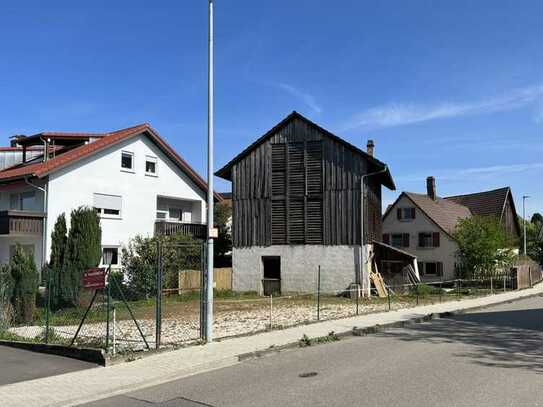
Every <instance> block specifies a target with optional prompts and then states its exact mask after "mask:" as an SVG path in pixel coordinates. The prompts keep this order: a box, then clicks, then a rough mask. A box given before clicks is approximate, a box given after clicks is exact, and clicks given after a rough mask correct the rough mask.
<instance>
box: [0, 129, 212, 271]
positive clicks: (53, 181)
mask: <svg viewBox="0 0 543 407" xmlns="http://www.w3.org/2000/svg"><path fill="white" fill-rule="evenodd" d="M10 149H16V151H17V152H20V156H18V162H17V163H15V164H14V165H11V166H9V167H8V168H4V169H2V170H0V262H7V261H9V259H10V256H11V254H12V253H13V251H14V248H15V245H16V244H17V243H19V244H21V245H22V246H23V248H24V249H25V250H27V251H29V252H31V253H33V254H34V259H35V262H36V264H37V266H38V268H39V267H40V266H42V265H43V264H44V263H45V262H47V260H48V257H49V254H50V249H51V232H52V230H53V227H54V224H55V221H56V219H57V218H58V216H59V215H60V214H62V213H65V214H66V217H67V221H68V222H69V215H70V212H71V211H72V210H73V209H75V208H77V207H79V206H82V205H86V206H90V207H94V208H95V209H96V210H97V211H98V213H99V214H100V218H101V228H102V248H103V258H102V262H103V264H109V263H112V264H113V265H119V264H120V255H121V250H120V248H121V246H122V245H123V244H125V243H127V241H128V240H129V239H130V238H132V237H134V236H136V235H142V236H148V237H150V236H153V235H154V234H159V233H162V234H168V233H175V232H185V233H190V234H192V235H193V236H196V237H199V238H203V237H205V236H206V231H207V229H206V225H205V218H206V217H205V210H206V204H205V202H206V195H207V192H206V191H207V184H206V182H205V181H204V180H203V179H202V177H201V176H200V175H198V174H197V173H196V171H195V170H194V169H193V168H192V167H191V166H190V165H189V164H188V163H187V162H186V161H185V160H184V159H183V158H181V156H180V155H179V154H178V153H177V152H176V151H175V150H174V149H173V148H172V147H171V146H170V145H169V144H168V143H166V141H165V140H164V139H163V138H162V137H161V136H160V135H159V134H158V132H156V131H155V130H154V129H153V128H151V126H150V125H148V124H141V125H138V126H134V127H130V128H126V129H122V130H117V131H113V132H108V133H64V132H42V133H38V134H35V135H32V136H17V137H16V139H12V146H11V147H10ZM37 149H41V154H36V150H37ZM6 151H8V150H6ZM9 151H12V150H9ZM216 199H218V200H221V198H220V196H219V195H217V196H216Z"/></svg>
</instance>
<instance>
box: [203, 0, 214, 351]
mask: <svg viewBox="0 0 543 407" xmlns="http://www.w3.org/2000/svg"><path fill="white" fill-rule="evenodd" d="M208 4H209V15H208V18H209V23H208V24H209V32H208V36H209V42H208V69H207V73H208V94H207V96H208V100H207V284H206V318H205V339H206V342H208V343H209V342H212V341H213V234H212V230H213V227H214V224H213V0H209V1H208Z"/></svg>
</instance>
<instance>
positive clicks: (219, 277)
mask: <svg viewBox="0 0 543 407" xmlns="http://www.w3.org/2000/svg"><path fill="white" fill-rule="evenodd" d="M178 281H179V293H182V292H183V291H192V290H199V289H200V271H199V270H183V271H180V272H179V274H178ZM213 282H214V288H215V289H217V290H231V289H232V268H230V267H226V268H216V269H214V270H213Z"/></svg>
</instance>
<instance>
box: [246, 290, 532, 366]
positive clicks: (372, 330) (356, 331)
mask: <svg viewBox="0 0 543 407" xmlns="http://www.w3.org/2000/svg"><path fill="white" fill-rule="evenodd" d="M541 296H543V293H535V294H529V295H525V296H521V297H517V298H510V299H507V300H503V301H498V302H494V303H492V304H486V305H476V306H473V307H466V308H460V309H457V310H454V311H446V312H439V313H428V314H425V315H418V316H415V317H412V318H408V319H405V320H401V321H394V322H390V323H385V324H375V325H372V326H368V327H364V328H358V327H356V326H354V327H352V328H351V329H349V330H346V331H343V332H331V333H333V334H334V335H336V336H337V337H338V338H345V337H353V336H368V335H373V334H377V333H382V332H385V331H386V330H387V329H392V328H404V327H406V326H409V325H414V324H420V323H423V322H429V321H432V320H434V319H442V318H450V317H453V316H455V315H461V314H465V313H466V312H469V311H477V310H479V309H485V308H489V307H495V306H496V305H502V304H510V303H513V302H517V301H522V300H525V299H528V298H533V297H541ZM317 338H319V337H309V339H317ZM300 339H301V338H300ZM324 344H326V342H325V343H319V345H324ZM300 347H301V346H300V341H299V340H298V341H296V342H291V343H288V344H285V345H281V346H271V347H269V348H268V349H263V350H258V351H254V352H247V353H241V354H239V355H238V356H237V357H238V361H239V362H243V361H246V360H251V359H258V358H261V357H265V356H268V355H270V354H273V353H278V352H281V351H285V350H289V349H296V348H300Z"/></svg>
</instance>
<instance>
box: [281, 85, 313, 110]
mask: <svg viewBox="0 0 543 407" xmlns="http://www.w3.org/2000/svg"><path fill="white" fill-rule="evenodd" d="M273 86H275V87H277V88H279V89H282V90H284V91H285V92H287V93H288V94H290V95H292V96H294V97H295V98H297V99H300V100H301V101H302V102H304V103H305V104H306V105H307V106H308V107H309V108H310V109H311V110H313V111H314V112H315V113H322V107H321V106H320V105H319V104H318V103H317V101H316V100H315V97H314V96H313V95H311V94H309V93H306V92H303V91H302V90H300V89H298V88H295V87H294V86H292V85H289V84H287V83H274V84H273Z"/></svg>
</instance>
